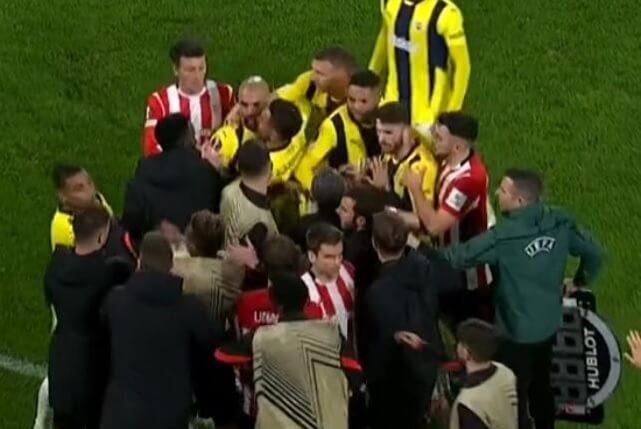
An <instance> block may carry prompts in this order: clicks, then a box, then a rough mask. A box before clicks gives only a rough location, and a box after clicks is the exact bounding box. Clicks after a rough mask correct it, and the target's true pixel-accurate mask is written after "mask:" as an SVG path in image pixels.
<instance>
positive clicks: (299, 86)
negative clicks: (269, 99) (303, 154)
mask: <svg viewBox="0 0 641 429" xmlns="http://www.w3.org/2000/svg"><path fill="white" fill-rule="evenodd" d="M312 73H313V72H312V71H311V70H309V71H306V72H304V73H302V74H300V75H299V76H298V77H297V78H296V80H294V82H292V83H289V84H287V85H284V86H282V87H280V88H278V89H277V90H276V95H277V96H278V97H279V98H282V99H283V100H287V101H291V102H292V103H294V104H295V105H296V107H298V110H299V111H300V113H301V115H302V117H303V121H304V126H303V128H304V129H305V136H306V138H307V139H308V141H311V140H314V139H315V138H316V135H317V133H318V127H319V125H320V124H321V122H322V121H323V120H324V119H325V118H326V117H327V116H328V115H330V114H331V113H332V112H333V111H334V110H336V108H337V107H338V106H340V105H341V104H342V103H338V102H336V101H334V100H332V98H331V97H330V96H329V95H328V94H327V93H326V92H322V91H321V90H319V89H318V88H317V87H316V84H315V83H314V81H313V80H312Z"/></svg>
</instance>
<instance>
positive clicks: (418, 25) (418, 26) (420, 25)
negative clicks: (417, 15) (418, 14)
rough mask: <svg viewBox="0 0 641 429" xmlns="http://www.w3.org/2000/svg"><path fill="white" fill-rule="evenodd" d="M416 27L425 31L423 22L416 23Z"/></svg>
mask: <svg viewBox="0 0 641 429" xmlns="http://www.w3.org/2000/svg"><path fill="white" fill-rule="evenodd" d="M416 29H417V30H418V31H423V23H422V22H417V23H416Z"/></svg>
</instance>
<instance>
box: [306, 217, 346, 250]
mask: <svg viewBox="0 0 641 429" xmlns="http://www.w3.org/2000/svg"><path fill="white" fill-rule="evenodd" d="M305 240H306V242H307V249H308V250H311V251H312V252H314V253H318V251H319V250H320V248H321V246H322V245H323V244H328V245H330V246H334V245H336V244H338V243H340V242H342V241H343V232H342V231H341V230H340V229H338V228H336V227H335V226H334V225H331V224H329V223H327V222H318V223H315V224H314V225H312V226H310V227H309V229H308V230H307V234H305Z"/></svg>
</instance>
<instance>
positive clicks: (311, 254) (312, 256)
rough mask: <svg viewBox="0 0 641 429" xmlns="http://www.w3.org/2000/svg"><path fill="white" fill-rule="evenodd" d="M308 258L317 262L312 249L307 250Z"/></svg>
mask: <svg viewBox="0 0 641 429" xmlns="http://www.w3.org/2000/svg"><path fill="white" fill-rule="evenodd" d="M307 258H308V259H309V262H311V263H312V264H313V263H314V262H316V255H315V254H314V252H312V251H311V250H308V251H307Z"/></svg>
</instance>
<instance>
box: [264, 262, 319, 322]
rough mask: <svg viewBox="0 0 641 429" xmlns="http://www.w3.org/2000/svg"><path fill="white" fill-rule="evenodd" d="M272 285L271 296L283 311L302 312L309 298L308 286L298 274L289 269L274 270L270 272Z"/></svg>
mask: <svg viewBox="0 0 641 429" xmlns="http://www.w3.org/2000/svg"><path fill="white" fill-rule="evenodd" d="M268 277H269V280H270V282H271V287H270V288H269V295H270V298H271V299H272V300H273V301H275V302H274V304H276V305H277V306H279V307H282V311H283V313H293V312H301V311H303V308H304V307H305V303H306V302H307V300H308V299H309V293H308V291H307V286H305V283H303V280H301V278H300V276H299V275H298V274H295V273H292V272H289V271H274V272H271V273H269V275H268Z"/></svg>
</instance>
